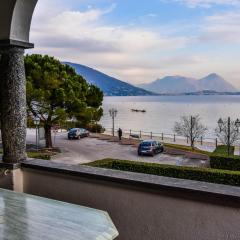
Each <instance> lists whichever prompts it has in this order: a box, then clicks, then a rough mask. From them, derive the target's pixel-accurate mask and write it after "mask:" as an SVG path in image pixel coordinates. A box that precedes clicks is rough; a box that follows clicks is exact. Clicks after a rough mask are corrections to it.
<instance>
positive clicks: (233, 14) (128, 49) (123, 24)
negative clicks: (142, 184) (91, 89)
mask: <svg viewBox="0 0 240 240" xmlns="http://www.w3.org/2000/svg"><path fill="white" fill-rule="evenodd" d="M239 22H240V0H115V1H114V0H67V1H66V0H41V1H38V5H37V7H36V10H35V13H34V17H33V22H32V29H31V42H34V43H35V48H34V49H33V50H31V51H30V52H28V53H39V54H48V55H52V56H55V57H56V58H58V59H60V60H61V61H71V62H75V63H79V64H83V65H87V66H89V67H92V68H95V69H97V70H100V71H102V72H104V73H106V74H108V75H111V76H113V77H116V78H118V79H121V80H123V81H126V82H129V83H132V84H140V83H148V82H152V81H154V80H156V79H157V78H162V77H164V76H169V75H183V76H186V77H193V78H197V79H199V78H202V77H204V76H206V75H208V74H210V73H217V74H220V75H221V76H222V77H224V78H225V79H226V80H227V81H229V82H230V83H232V84H233V85H234V86H236V87H238V88H239V89H240V81H239V80H240V77H239V76H240V27H239Z"/></svg>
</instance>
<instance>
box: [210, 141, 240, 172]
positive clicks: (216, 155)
mask: <svg viewBox="0 0 240 240" xmlns="http://www.w3.org/2000/svg"><path fill="white" fill-rule="evenodd" d="M210 166H211V168H216V169H224V170H232V171H240V157H239V156H234V147H231V148H230V155H229V156H228V155H227V146H218V147H217V148H216V150H215V151H214V152H213V153H212V154H211V156H210Z"/></svg>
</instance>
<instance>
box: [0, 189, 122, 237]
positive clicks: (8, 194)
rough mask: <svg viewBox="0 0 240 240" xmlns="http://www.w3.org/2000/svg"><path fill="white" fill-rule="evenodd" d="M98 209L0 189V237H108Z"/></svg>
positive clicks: (108, 226) (113, 233)
mask: <svg viewBox="0 0 240 240" xmlns="http://www.w3.org/2000/svg"><path fill="white" fill-rule="evenodd" d="M117 236H118V231H117V229H116V228H115V226H114V224H113V223H112V221H111V219H110V217H109V215H108V214H107V213H106V212H104V211H100V210H96V209H91V208H87V207H82V206H79V205H73V204H69V203H64V202H60V201H54V200H50V199H46V198H41V197H37V196H31V195H27V194H23V193H15V192H12V191H8V190H3V189H0V240H112V239H115V238H116V237H117Z"/></svg>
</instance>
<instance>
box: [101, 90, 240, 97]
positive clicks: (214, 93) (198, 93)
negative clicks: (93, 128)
mask: <svg viewBox="0 0 240 240" xmlns="http://www.w3.org/2000/svg"><path fill="white" fill-rule="evenodd" d="M104 96H105V97H153V96H240V92H212V91H201V92H190V93H156V94H154V95H104Z"/></svg>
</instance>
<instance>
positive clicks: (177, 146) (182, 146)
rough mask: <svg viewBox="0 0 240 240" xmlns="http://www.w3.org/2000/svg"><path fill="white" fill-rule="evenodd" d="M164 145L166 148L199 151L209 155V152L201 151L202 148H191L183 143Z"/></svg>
mask: <svg viewBox="0 0 240 240" xmlns="http://www.w3.org/2000/svg"><path fill="white" fill-rule="evenodd" d="M164 146H165V147H168V148H174V149H179V150H183V151H186V152H193V153H200V154H204V155H208V156H210V155H211V153H210V152H207V151H203V150H200V149H197V148H195V149H192V148H191V147H189V146H184V145H179V144H172V143H164Z"/></svg>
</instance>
